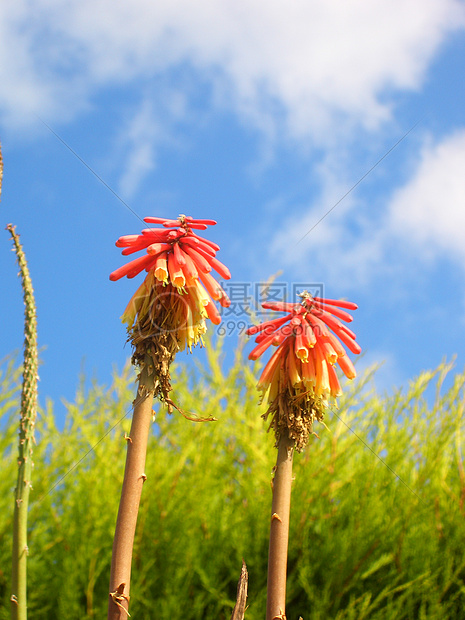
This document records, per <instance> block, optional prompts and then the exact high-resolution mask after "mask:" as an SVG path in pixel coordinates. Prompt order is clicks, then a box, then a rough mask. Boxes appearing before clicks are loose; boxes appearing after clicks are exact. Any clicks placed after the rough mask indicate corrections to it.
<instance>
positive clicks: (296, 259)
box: [269, 129, 465, 294]
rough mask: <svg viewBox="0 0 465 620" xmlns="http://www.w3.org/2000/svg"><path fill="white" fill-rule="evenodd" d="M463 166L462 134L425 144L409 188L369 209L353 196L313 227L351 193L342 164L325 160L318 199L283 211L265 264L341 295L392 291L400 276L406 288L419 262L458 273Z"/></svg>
mask: <svg viewBox="0 0 465 620" xmlns="http://www.w3.org/2000/svg"><path fill="white" fill-rule="evenodd" d="M464 166H465V129H460V130H457V131H455V132H454V133H452V134H451V135H449V136H447V137H445V138H443V139H442V140H440V141H436V142H435V141H434V140H433V138H432V137H431V136H428V137H427V138H426V139H424V143H423V146H422V147H420V150H419V152H418V155H417V161H416V162H412V164H411V168H412V172H411V176H410V178H409V180H408V181H407V182H406V183H405V184H404V185H403V186H402V187H400V188H398V189H396V190H395V191H394V192H393V193H392V196H391V197H388V198H387V199H386V202H385V203H383V202H380V200H379V199H378V201H377V205H376V207H377V208H373V205H372V204H371V203H370V204H367V203H364V202H363V201H362V200H361V199H357V193H355V192H354V193H353V194H349V195H348V196H347V197H346V198H345V199H344V200H343V201H342V202H341V203H340V204H339V205H338V206H337V209H336V210H335V211H334V213H329V214H328V216H327V217H326V218H325V219H323V220H322V221H321V222H320V223H318V224H317V222H318V221H319V219H320V218H321V217H322V216H324V215H325V213H327V212H328V210H329V209H331V207H332V206H333V205H335V204H336V202H337V201H338V200H339V199H340V198H341V197H342V196H343V195H344V194H345V192H346V191H347V189H348V187H350V184H349V183H348V182H347V183H345V182H344V179H345V178H346V174H347V173H346V172H344V170H347V168H346V164H345V163H344V162H341V161H338V160H337V158H335V157H332V158H327V159H326V161H325V163H324V165H322V166H321V167H320V170H319V173H320V176H319V178H320V183H321V188H322V189H321V194H320V196H319V197H318V198H317V199H316V200H315V201H313V203H311V204H309V205H306V206H304V207H300V208H292V207H290V206H289V205H288V206H287V213H288V215H287V218H286V222H285V224H284V225H283V226H282V227H281V228H280V229H279V231H278V232H277V233H276V234H275V235H274V236H273V238H272V241H271V243H270V245H269V261H270V262H271V264H272V265H282V266H284V267H287V268H291V269H292V275H293V277H303V276H304V275H305V274H307V277H308V274H309V272H311V273H312V274H318V276H317V277H319V278H322V279H323V280H324V281H327V282H331V284H332V285H333V286H335V287H337V289H338V290H340V291H342V292H345V291H350V290H351V289H354V288H358V289H360V287H363V286H366V285H370V286H371V285H372V284H373V282H374V281H375V279H376V281H377V282H378V281H379V280H380V279H385V281H386V282H387V281H390V282H391V283H392V284H393V286H394V288H395V287H396V284H395V283H396V282H398V281H399V276H401V277H402V278H403V280H404V281H406V280H408V278H409V275H410V276H415V274H418V272H419V270H424V267H425V262H428V263H429V262H435V261H437V260H441V259H444V258H447V259H449V260H453V261H455V263H456V264H457V265H458V266H459V267H461V268H462V269H465V234H464V231H465V174H464ZM315 224H317V226H315ZM314 226H315V229H314V230H311V229H312V228H313V227H314ZM310 230H311V232H310V233H309V234H308V235H307V236H306V237H305V238H304V235H305V233H306V232H308V231H310ZM391 294H392V293H391Z"/></svg>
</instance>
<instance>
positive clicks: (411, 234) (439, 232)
mask: <svg viewBox="0 0 465 620" xmlns="http://www.w3.org/2000/svg"><path fill="white" fill-rule="evenodd" d="M430 142H431V141H430ZM464 170H465V129H462V130H460V131H457V132H455V133H454V134H452V135H451V136H449V137H447V138H446V139H444V140H443V141H442V142H439V143H438V144H432V143H429V144H427V145H426V146H425V147H424V148H423V151H422V153H421V158H420V162H419V165H418V167H417V169H416V171H415V173H414V175H413V177H412V179H411V180H410V181H409V182H408V183H407V185H405V186H404V187H402V188H401V189H399V190H398V191H397V192H396V193H395V194H394V196H393V198H392V201H391V204H390V208H389V219H390V229H391V232H392V234H394V235H398V236H400V237H402V238H404V239H406V240H408V243H409V244H410V245H413V246H414V247H415V250H416V251H419V252H420V255H421V256H423V257H427V258H433V257H434V256H435V255H437V254H438V252H440V253H441V254H446V255H449V256H451V257H453V258H458V259H459V260H460V262H461V264H462V266H463V267H465V172H464Z"/></svg>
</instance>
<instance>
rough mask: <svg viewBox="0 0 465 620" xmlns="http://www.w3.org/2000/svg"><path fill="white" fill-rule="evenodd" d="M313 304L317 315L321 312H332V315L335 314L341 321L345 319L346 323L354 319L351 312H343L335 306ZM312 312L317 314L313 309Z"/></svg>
mask: <svg viewBox="0 0 465 620" xmlns="http://www.w3.org/2000/svg"><path fill="white" fill-rule="evenodd" d="M313 305H314V307H315V308H316V310H317V311H319V312H318V315H319V314H320V313H323V312H330V313H331V314H334V316H337V317H338V318H340V319H342V320H343V321H346V323H352V321H353V320H354V317H353V316H352V315H351V314H349V313H348V312H345V311H344V310H340V309H339V308H336V306H325V305H324V304H320V303H314V304H313ZM313 314H317V312H314V311H313Z"/></svg>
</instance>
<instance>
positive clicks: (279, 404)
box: [246, 291, 361, 450]
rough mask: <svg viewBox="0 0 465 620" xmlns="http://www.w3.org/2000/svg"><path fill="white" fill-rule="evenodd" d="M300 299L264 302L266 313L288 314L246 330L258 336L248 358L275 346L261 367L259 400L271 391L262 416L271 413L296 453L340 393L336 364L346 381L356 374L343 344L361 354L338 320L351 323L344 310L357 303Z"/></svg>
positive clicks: (304, 294)
mask: <svg viewBox="0 0 465 620" xmlns="http://www.w3.org/2000/svg"><path fill="white" fill-rule="evenodd" d="M300 296H301V297H302V302H301V303H296V304H292V303H285V302H267V303H264V304H262V307H263V308H265V309H269V310H277V311H279V312H286V315H285V316H283V317H281V318H278V319H273V320H270V321H266V322H264V323H261V324H260V325H255V326H253V327H250V328H249V329H248V330H247V332H246V333H247V334H248V335H253V334H258V336H257V337H256V339H255V342H256V343H257V346H256V347H255V348H254V349H253V351H251V353H250V355H249V359H253V360H255V359H258V358H259V357H260V356H261V355H262V353H264V351H266V349H268V347H270V346H271V345H275V346H277V347H278V348H277V349H276V351H275V352H274V353H273V355H272V356H271V358H270V360H269V361H268V363H267V364H266V366H265V368H264V369H263V372H262V374H261V377H260V379H259V382H258V386H257V387H258V389H259V390H260V391H261V392H262V397H263V396H265V394H266V392H267V391H268V390H269V394H268V404H269V408H268V411H267V412H266V414H265V417H268V416H269V415H271V417H272V422H271V424H272V426H273V427H274V429H275V433H276V436H277V439H279V437H280V435H281V433H282V431H283V430H284V428H286V429H288V431H289V436H290V437H291V438H293V439H295V440H296V449H298V450H300V449H302V448H303V447H304V446H305V444H306V442H307V440H308V436H309V434H310V433H311V432H312V426H313V421H314V420H315V419H316V420H318V421H322V420H323V416H324V411H325V409H326V408H327V406H328V401H329V400H330V399H336V397H337V396H340V395H341V393H342V391H341V386H340V383H339V379H338V376H337V373H336V370H335V365H336V364H339V367H340V368H341V370H342V372H343V373H344V374H345V375H346V377H347V378H348V379H353V378H354V377H355V376H356V372H355V368H354V366H353V364H352V362H351V361H350V359H349V357H348V356H347V353H346V351H345V349H344V347H343V345H342V343H344V344H345V345H346V346H347V348H348V349H349V350H350V351H351V352H352V353H360V351H361V348H360V346H359V345H358V343H357V342H356V341H355V334H354V333H353V332H352V331H351V330H350V329H349V328H348V327H346V326H345V325H344V324H343V323H341V321H340V320H339V319H342V320H343V321H345V322H351V321H352V316H351V315H350V314H349V313H348V312H346V311H345V310H356V309H357V305H356V304H354V303H352V302H348V301H342V300H333V299H321V298H319V297H312V296H311V295H310V294H309V293H307V291H304V292H303V293H302V294H301V295H300ZM331 330H332V331H331ZM333 332H334V333H333ZM336 336H337V337H336ZM341 341H342V343H341Z"/></svg>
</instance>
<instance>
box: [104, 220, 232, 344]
mask: <svg viewBox="0 0 465 620" xmlns="http://www.w3.org/2000/svg"><path fill="white" fill-rule="evenodd" d="M144 222H147V223H148V224H162V226H163V228H146V229H144V230H143V231H142V233H141V234H140V235H125V236H124V237H120V238H119V239H118V241H117V242H116V246H117V247H120V248H124V249H123V251H122V254H123V255H124V256H127V255H129V254H133V253H134V252H139V251H140V250H147V254H146V255H144V256H141V257H139V258H136V259H135V260H133V261H131V262H130V263H127V264H126V265H123V266H122V267H120V268H119V269H116V270H115V271H114V272H113V273H112V274H111V275H110V280H119V279H120V278H122V277H124V276H126V277H128V278H134V277H135V276H137V275H138V274H139V273H140V272H141V271H143V270H145V271H146V272H147V273H148V275H147V276H146V279H145V281H144V282H143V283H142V285H141V286H140V287H139V288H138V290H137V291H136V292H135V294H134V295H133V297H132V298H131V300H130V302H129V304H128V306H127V308H126V310H125V312H124V314H123V316H122V320H123V321H124V322H125V323H127V324H128V327H129V328H132V327H133V325H134V324H135V323H137V322H140V319H141V318H142V317H143V316H145V315H146V314H147V313H150V312H151V307H152V306H153V303H154V301H155V300H160V298H161V297H163V298H164V304H163V305H166V303H165V302H167V300H168V299H169V305H172V306H173V308H174V307H176V313H177V315H176V316H173V317H171V318H170V321H169V329H170V330H171V331H174V330H176V331H177V332H178V333H177V338H178V345H179V348H180V349H182V348H184V346H185V345H186V344H187V346H188V347H189V348H190V347H191V346H192V345H195V344H196V343H197V342H198V340H199V339H200V338H201V335H202V333H204V332H205V331H206V326H205V318H209V319H210V320H211V321H212V322H213V323H214V324H216V325H218V324H219V323H220V322H221V317H220V315H219V313H218V310H217V309H216V307H215V304H214V303H213V301H212V300H215V301H218V302H219V303H220V304H221V305H222V306H224V307H227V306H229V305H230V300H229V298H228V296H227V295H226V293H225V292H224V290H223V289H222V288H221V286H220V285H219V284H218V282H217V281H216V280H215V278H214V277H213V276H212V274H211V272H212V270H215V271H216V272H217V273H218V274H219V275H220V276H221V277H222V278H224V279H229V278H230V277H231V274H230V272H229V269H228V268H227V267H226V266H225V265H223V263H221V262H220V261H219V260H218V259H217V258H216V252H217V251H218V250H219V249H220V248H219V246H218V245H216V243H213V242H212V241H209V240H208V239H204V238H202V237H200V236H198V235H197V234H196V232H194V231H195V230H206V229H207V227H208V226H212V225H214V224H216V222H215V221H214V220H204V219H194V218H192V217H190V216H186V215H180V216H179V217H178V219H177V220H169V219H165V218H161V217H146V218H144ZM179 296H182V299H181V300H179V299H178V297H179ZM152 314H153V313H152ZM136 317H137V321H136ZM152 322H153V316H152ZM163 325H166V320H165V317H163ZM177 326H179V329H178V327H177Z"/></svg>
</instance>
